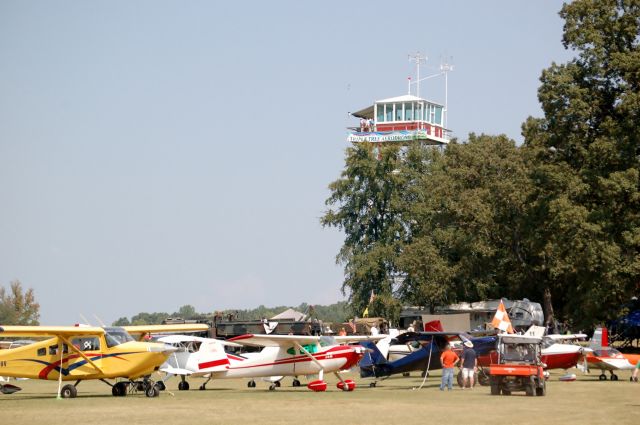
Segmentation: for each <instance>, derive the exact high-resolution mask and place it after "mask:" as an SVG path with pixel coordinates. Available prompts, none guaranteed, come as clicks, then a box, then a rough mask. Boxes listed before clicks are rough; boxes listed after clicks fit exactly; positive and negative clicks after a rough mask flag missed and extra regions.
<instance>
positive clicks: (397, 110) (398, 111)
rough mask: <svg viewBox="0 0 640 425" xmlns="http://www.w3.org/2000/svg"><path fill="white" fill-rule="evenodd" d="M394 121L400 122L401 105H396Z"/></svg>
mask: <svg viewBox="0 0 640 425" xmlns="http://www.w3.org/2000/svg"><path fill="white" fill-rule="evenodd" d="M395 106H396V119H395V121H402V103H396V104H395Z"/></svg>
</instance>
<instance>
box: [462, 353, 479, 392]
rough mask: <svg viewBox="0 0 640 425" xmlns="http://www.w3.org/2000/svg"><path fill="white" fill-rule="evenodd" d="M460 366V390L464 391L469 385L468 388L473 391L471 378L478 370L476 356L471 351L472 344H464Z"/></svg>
mask: <svg viewBox="0 0 640 425" xmlns="http://www.w3.org/2000/svg"><path fill="white" fill-rule="evenodd" d="M461 366H462V389H463V390H464V389H465V388H466V387H467V384H469V388H470V389H473V378H474V375H475V373H476V370H477V369H478V356H477V355H476V351H475V350H474V349H473V342H471V341H465V342H464V351H463V352H462V358H461Z"/></svg>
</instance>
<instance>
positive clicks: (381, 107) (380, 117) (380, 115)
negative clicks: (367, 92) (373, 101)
mask: <svg viewBox="0 0 640 425" xmlns="http://www.w3.org/2000/svg"><path fill="white" fill-rule="evenodd" d="M376 109H377V110H378V116H377V117H376V121H378V122H383V121H384V105H378V106H377V107H376Z"/></svg>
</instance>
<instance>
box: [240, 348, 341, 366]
mask: <svg viewBox="0 0 640 425" xmlns="http://www.w3.org/2000/svg"><path fill="white" fill-rule="evenodd" d="M314 358H315V359H316V360H327V359H326V356H324V357H321V356H316V357H314ZM332 358H333V359H348V353H347V352H345V353H340V354H336V355H334V356H333V357H332ZM329 360H330V359H329ZM310 361H311V359H310V358H308V357H304V358H293V359H282V360H276V361H275V362H274V363H262V364H257V365H248V366H238V367H234V366H231V367H229V369H249V368H253V367H262V366H279V365H284V364H289V363H302V362H310Z"/></svg>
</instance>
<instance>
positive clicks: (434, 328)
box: [424, 320, 444, 332]
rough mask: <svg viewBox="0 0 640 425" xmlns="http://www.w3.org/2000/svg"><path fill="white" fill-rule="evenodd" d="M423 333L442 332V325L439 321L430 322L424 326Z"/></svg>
mask: <svg viewBox="0 0 640 425" xmlns="http://www.w3.org/2000/svg"><path fill="white" fill-rule="evenodd" d="M424 331H425V332H444V329H443V328H442V323H441V322H440V321H439V320H432V321H431V322H427V323H425V324H424Z"/></svg>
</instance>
